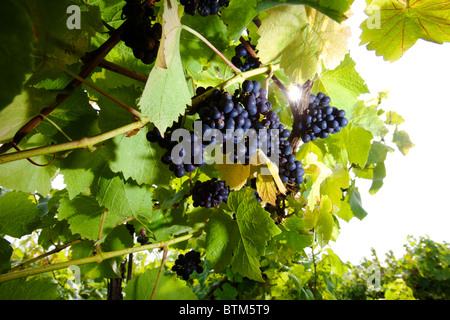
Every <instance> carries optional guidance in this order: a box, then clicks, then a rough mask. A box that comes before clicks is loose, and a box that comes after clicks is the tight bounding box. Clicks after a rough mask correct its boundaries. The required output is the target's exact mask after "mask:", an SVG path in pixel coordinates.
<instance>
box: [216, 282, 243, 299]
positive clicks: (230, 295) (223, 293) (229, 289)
mask: <svg viewBox="0 0 450 320" xmlns="http://www.w3.org/2000/svg"><path fill="white" fill-rule="evenodd" d="M238 293H239V292H238V290H237V289H236V288H235V287H233V286H232V285H231V284H230V283H228V282H225V283H224V284H223V285H221V286H220V287H219V288H218V289H217V290H214V297H216V299H217V300H236V296H237V295H238Z"/></svg>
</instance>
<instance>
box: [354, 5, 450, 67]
mask: <svg viewBox="0 0 450 320" xmlns="http://www.w3.org/2000/svg"><path fill="white" fill-rule="evenodd" d="M449 4H450V2H449V1H440V0H428V1H399V0H396V1H392V0H372V1H367V8H366V10H365V12H366V14H367V15H368V16H369V17H368V18H367V19H366V20H365V21H363V23H362V24H361V29H362V33H361V44H362V45H363V44H367V49H369V50H375V52H376V54H377V55H378V56H383V58H384V59H385V60H386V61H391V62H393V61H396V60H398V59H400V58H401V57H402V56H403V54H404V53H405V52H406V51H407V50H408V49H410V48H411V47H412V46H413V45H414V44H415V43H416V42H417V40H419V39H423V40H426V41H431V42H435V43H440V44H442V43H444V42H448V41H450V20H449V19H450V6H449Z"/></svg>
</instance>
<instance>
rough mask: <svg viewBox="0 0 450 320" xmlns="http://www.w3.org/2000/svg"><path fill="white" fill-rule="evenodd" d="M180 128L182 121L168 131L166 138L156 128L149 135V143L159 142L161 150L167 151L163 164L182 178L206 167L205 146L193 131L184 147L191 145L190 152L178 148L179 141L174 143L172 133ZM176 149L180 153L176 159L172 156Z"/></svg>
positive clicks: (162, 158)
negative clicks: (199, 168)
mask: <svg viewBox="0 0 450 320" xmlns="http://www.w3.org/2000/svg"><path fill="white" fill-rule="evenodd" d="M179 128H181V119H179V121H178V122H176V123H174V125H173V126H172V127H170V128H168V129H167V130H166V132H165V134H164V138H163V137H162V135H161V132H160V131H159V130H158V128H156V127H155V128H153V129H152V130H151V131H149V132H148V133H147V140H148V141H149V142H157V143H158V145H159V146H160V147H161V148H163V149H165V150H166V152H165V153H164V154H163V156H162V157H161V162H162V163H164V164H165V165H168V166H169V170H170V171H172V172H173V173H174V175H175V177H177V178H181V177H183V176H184V175H185V174H186V173H190V172H193V171H194V170H195V169H196V168H198V167H202V166H203V165H205V157H204V156H203V153H204V151H205V145H204V144H202V143H201V142H200V140H199V137H198V135H196V134H195V133H194V132H193V131H192V132H189V138H187V141H183V145H184V143H186V144H189V146H190V148H189V149H190V150H185V148H184V147H183V146H180V147H177V145H179V141H172V132H173V131H174V130H176V129H179ZM181 140H182V139H181ZM175 147H177V148H178V149H177V150H176V151H178V156H177V157H175V158H174V157H173V155H172V154H173V153H174V152H173V151H174V148H175ZM176 151H175V153H176Z"/></svg>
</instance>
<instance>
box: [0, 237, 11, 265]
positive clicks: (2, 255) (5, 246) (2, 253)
mask: <svg viewBox="0 0 450 320" xmlns="http://www.w3.org/2000/svg"><path fill="white" fill-rule="evenodd" d="M12 253H13V248H12V247H11V243H10V242H9V241H8V240H6V239H5V238H0V273H4V272H5V271H7V270H9V269H10V268H11V261H10V260H11V256H12Z"/></svg>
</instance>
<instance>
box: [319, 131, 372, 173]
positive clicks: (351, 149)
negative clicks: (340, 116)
mask: <svg viewBox="0 0 450 320" xmlns="http://www.w3.org/2000/svg"><path fill="white" fill-rule="evenodd" d="M372 138H373V135H372V134H371V133H370V132H369V131H367V130H366V129H364V128H362V127H358V126H353V125H352V124H351V123H350V124H348V125H347V127H345V128H343V129H342V131H341V132H339V133H337V134H334V135H331V136H330V137H328V138H327V144H328V146H329V150H330V153H331V154H332V155H333V157H334V158H335V159H337V160H338V161H339V163H341V164H342V165H343V166H346V165H347V161H348V162H350V163H354V164H356V165H358V166H360V167H361V168H364V166H365V164H366V162H367V158H368V156H369V151H370V148H371V140H372Z"/></svg>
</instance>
